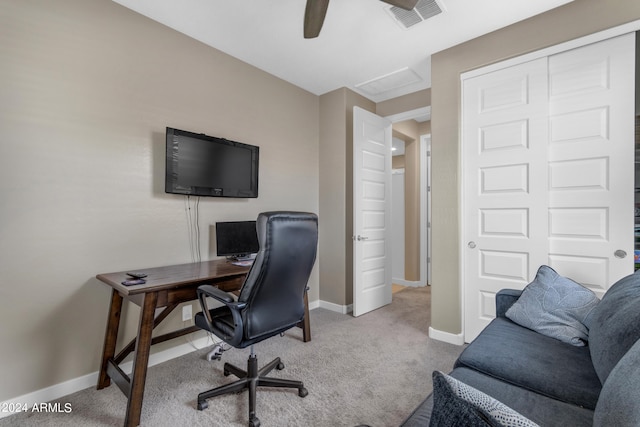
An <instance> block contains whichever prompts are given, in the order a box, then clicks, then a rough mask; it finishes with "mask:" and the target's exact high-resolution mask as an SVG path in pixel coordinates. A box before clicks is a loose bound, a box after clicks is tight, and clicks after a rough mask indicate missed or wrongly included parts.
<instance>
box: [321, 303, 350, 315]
mask: <svg viewBox="0 0 640 427" xmlns="http://www.w3.org/2000/svg"><path fill="white" fill-rule="evenodd" d="M320 308H324V309H326V310H329V311H335V312H336V313H341V314H347V313H351V312H352V311H353V305H352V304H349V305H340V304H334V303H332V302H327V301H322V300H321V301H320Z"/></svg>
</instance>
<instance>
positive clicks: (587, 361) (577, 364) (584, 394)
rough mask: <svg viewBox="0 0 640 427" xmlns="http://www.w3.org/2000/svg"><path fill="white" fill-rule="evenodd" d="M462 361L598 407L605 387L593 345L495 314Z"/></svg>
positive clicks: (555, 395)
mask: <svg viewBox="0 0 640 427" xmlns="http://www.w3.org/2000/svg"><path fill="white" fill-rule="evenodd" d="M463 366H466V367H469V368H471V369H475V370H477V371H479V372H482V373H484V374H486V375H490V376H492V377H495V378H497V379H500V380H503V381H506V382H509V383H511V384H513V385H516V386H519V387H523V388H525V389H527V390H532V391H535V392H537V393H539V394H542V395H544V396H549V397H551V398H554V399H559V400H561V401H563V402H567V403H571V404H574V405H580V406H584V407H585V408H589V409H594V408H595V407H596V403H597V401H598V395H599V394H600V389H601V388H602V385H601V383H600V380H599V379H598V375H597V374H596V372H595V370H594V369H593V366H592V364H591V357H590V353H589V347H576V346H572V345H569V344H567V343H563V342H562V341H558V340H557V339H554V338H551V337H547V336H545V335H541V334H539V333H537V332H534V331H532V330H530V329H527V328H524V327H522V326H519V325H517V324H515V323H513V322H512V321H510V320H509V319H506V318H496V319H494V320H492V321H491V323H490V324H489V325H488V326H487V327H486V328H485V329H484V330H483V331H482V333H481V334H480V335H479V336H478V337H477V338H476V339H475V340H474V341H473V342H472V343H471V344H469V345H468V346H467V348H466V349H465V350H464V351H463V352H462V354H460V357H459V358H458V360H457V361H456V363H455V367H463ZM509 406H511V405H509ZM514 409H516V408H514ZM516 410H518V409H516ZM525 415H526V414H525Z"/></svg>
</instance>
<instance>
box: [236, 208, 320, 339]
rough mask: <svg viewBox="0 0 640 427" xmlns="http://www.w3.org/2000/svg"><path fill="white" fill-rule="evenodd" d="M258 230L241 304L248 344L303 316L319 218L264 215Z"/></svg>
mask: <svg viewBox="0 0 640 427" xmlns="http://www.w3.org/2000/svg"><path fill="white" fill-rule="evenodd" d="M256 231H257V234H258V242H259V243H260V251H259V252H258V253H257V255H256V257H255V260H254V262H253V266H252V267H251V270H250V271H249V274H248V275H247V278H246V279H245V282H244V284H243V285H242V289H241V290H240V295H239V297H238V301H240V302H246V303H247V306H246V308H245V309H244V311H243V314H242V317H243V320H244V340H243V341H259V340H261V339H265V338H268V337H270V336H273V335H276V334H278V333H280V332H283V331H285V330H287V329H289V328H291V327H292V326H294V325H296V324H297V323H298V322H300V321H301V320H302V319H303V317H304V293H305V292H306V289H307V282H308V281H309V276H310V275H311V270H312V268H313V265H314V263H315V260H316V251H317V247H318V217H317V216H316V215H315V214H313V213H305V212H264V213H261V214H260V215H259V216H258V219H257V221H256Z"/></svg>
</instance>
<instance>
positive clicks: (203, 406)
mask: <svg viewBox="0 0 640 427" xmlns="http://www.w3.org/2000/svg"><path fill="white" fill-rule="evenodd" d="M208 407H209V404H208V403H207V401H206V400H203V401H202V402H200V401H198V411H204V410H205V409H207V408H208Z"/></svg>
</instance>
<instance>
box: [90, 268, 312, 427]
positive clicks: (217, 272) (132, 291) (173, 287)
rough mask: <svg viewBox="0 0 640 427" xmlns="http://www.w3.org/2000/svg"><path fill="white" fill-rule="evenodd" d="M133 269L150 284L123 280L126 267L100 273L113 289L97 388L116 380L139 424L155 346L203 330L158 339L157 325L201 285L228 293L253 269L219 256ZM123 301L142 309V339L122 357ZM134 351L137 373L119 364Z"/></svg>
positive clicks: (131, 418)
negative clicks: (119, 342)
mask: <svg viewBox="0 0 640 427" xmlns="http://www.w3.org/2000/svg"><path fill="white" fill-rule="evenodd" d="M127 271H139V272H142V273H146V274H147V277H146V278H145V280H146V281H147V283H145V284H143V285H133V286H124V285H123V284H122V281H124V280H127V279H129V277H128V276H127V274H126V273H127V272H126V271H121V272H117V273H106V274H98V275H97V276H96V277H97V278H98V279H99V280H100V281H102V282H104V283H106V284H107V285H109V286H111V287H112V288H113V290H112V292H111V306H110V308H109V316H108V320H107V330H106V332H105V337H104V348H103V352H102V362H101V364H100V373H99V376H98V385H97V388H98V390H101V389H103V388H105V387H108V386H109V385H110V384H111V380H113V381H114V382H115V383H116V385H117V386H118V387H119V388H120V390H122V392H123V393H124V394H125V396H127V414H126V417H125V422H124V425H125V426H137V425H138V424H140V414H141V411H142V398H143V394H144V383H145V380H146V376H147V364H148V362H149V353H150V350H151V346H152V345H153V344H157V343H161V342H164V341H167V340H170V339H173V338H177V337H180V336H183V335H186V334H189V333H191V332H195V331H198V330H200V329H199V328H198V327H197V326H190V327H187V328H183V329H180V330H177V331H174V332H170V333H168V334H164V335H161V336H157V337H153V338H152V336H151V334H152V332H153V329H154V328H155V327H156V326H158V325H159V324H160V322H162V321H163V320H164V319H165V318H166V317H167V316H168V315H169V313H171V312H172V311H173V310H174V309H175V308H176V307H178V305H179V304H181V303H183V302H187V301H192V300H195V299H197V295H196V289H197V288H198V286H200V285H204V284H211V285H214V286H217V287H218V288H220V289H222V290H224V291H228V292H230V291H235V290H238V289H240V287H241V286H242V283H243V282H244V278H245V276H246V274H247V273H248V271H249V267H241V266H237V265H233V264H231V263H229V262H227V261H226V260H214V261H204V262H198V263H191V264H180V265H171V266H167V267H157V268H146V269H136V270H127ZM123 299H127V300H128V301H130V302H132V303H134V304H137V305H139V306H140V307H141V310H140V320H139V323H138V335H137V337H136V338H134V339H133V340H131V341H130V342H129V343H128V344H127V345H126V346H125V347H124V348H123V349H122V350H121V351H120V352H119V353H118V354H117V355H116V354H115V350H116V341H117V338H118V329H119V326H120V312H121V309H122V301H123ZM304 302H305V307H306V308H305V317H304V320H303V321H302V322H301V323H300V324H299V325H298V326H300V327H301V328H302V330H303V339H304V341H305V342H307V341H310V340H311V328H310V325H309V304H308V300H307V295H306V294H305V301H304ZM159 307H164V310H162V311H161V312H160V313H158V315H157V316H156V315H155V311H156V308H159ZM133 351H135V353H134V356H133V370H132V372H131V377H129V376H128V375H127V374H125V373H124V372H123V371H122V369H120V367H119V365H120V363H122V361H123V360H124V359H125V358H126V357H127V356H128V355H129V354H130V353H131V352H133Z"/></svg>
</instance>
